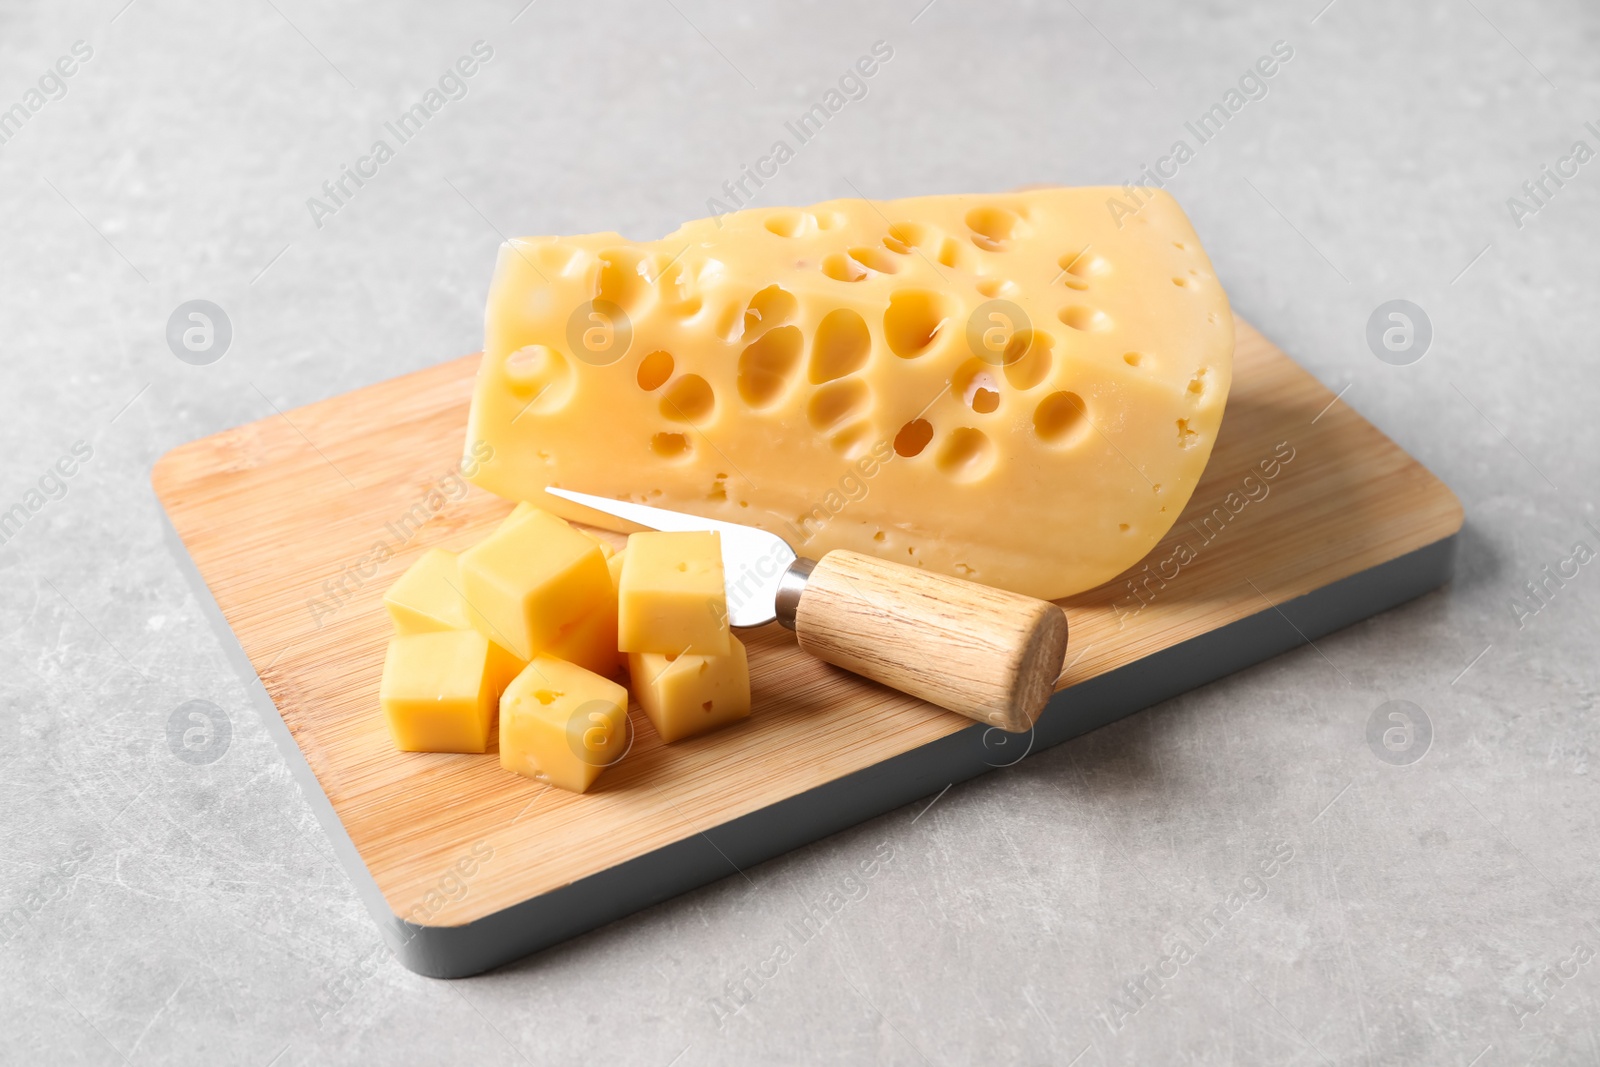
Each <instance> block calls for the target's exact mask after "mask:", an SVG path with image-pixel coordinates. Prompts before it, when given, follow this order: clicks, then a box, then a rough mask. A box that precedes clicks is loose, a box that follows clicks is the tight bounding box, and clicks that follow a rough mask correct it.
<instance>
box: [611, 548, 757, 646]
mask: <svg viewBox="0 0 1600 1067" xmlns="http://www.w3.org/2000/svg"><path fill="white" fill-rule="evenodd" d="M624 556H625V557H626V558H625V559H624V561H623V564H622V573H621V577H620V580H619V582H618V585H617V647H618V648H619V649H621V650H622V651H624V652H656V653H661V654H664V655H671V656H680V655H684V654H686V653H691V654H694V655H709V656H721V655H726V654H727V652H728V642H729V641H730V640H732V638H731V637H730V636H729V633H728V599H727V593H726V591H725V589H724V588H723V577H722V538H721V536H719V535H718V534H716V533H714V532H711V533H706V532H700V531H687V532H682V533H668V532H659V531H652V532H649V533H636V534H634V535H632V536H631V537H629V538H628V550H627V552H625V553H624Z"/></svg>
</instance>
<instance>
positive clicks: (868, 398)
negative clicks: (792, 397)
mask: <svg viewBox="0 0 1600 1067" xmlns="http://www.w3.org/2000/svg"><path fill="white" fill-rule="evenodd" d="M871 402H872V393H871V392H870V391H869V390H868V389H867V383H866V382H864V381H862V380H861V379H859V378H849V379H846V380H844V381H838V382H829V383H828V384H827V385H824V386H823V387H822V388H821V389H818V390H817V392H816V395H814V396H813V397H812V398H811V403H810V405H808V406H807V408H806V415H807V417H808V418H810V419H811V425H812V426H815V427H816V428H817V429H819V430H831V429H833V428H834V427H835V426H838V425H839V424H841V423H843V422H846V421H849V420H850V419H851V418H853V417H854V416H856V415H859V414H861V413H862V412H864V411H865V410H866V409H867V406H868V405H869V404H870V403H871Z"/></svg>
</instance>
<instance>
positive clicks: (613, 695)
mask: <svg viewBox="0 0 1600 1067" xmlns="http://www.w3.org/2000/svg"><path fill="white" fill-rule="evenodd" d="M627 747H628V691H627V690H626V689H624V688H622V686H620V685H618V684H617V683H616V682H613V681H611V680H609V679H606V678H602V677H600V676H599V675H598V674H595V673H594V672H593V671H586V670H584V669H583V668H582V667H579V666H577V665H575V664H572V663H568V662H566V661H565V660H560V659H556V658H555V657H553V656H537V657H535V658H534V659H533V660H532V662H530V663H529V664H528V665H527V667H525V668H524V669H523V671H522V673H521V674H519V675H517V677H516V678H515V679H514V680H513V681H512V682H511V684H510V685H509V686H507V687H506V691H505V693H504V694H503V695H502V696H501V697H500V765H501V766H502V767H504V768H505V769H506V770H508V771H515V772H516V773H517V774H521V775H525V776H527V777H529V778H535V779H538V780H539V781H542V782H549V783H550V784H551V785H555V786H560V787H561V788H562V789H570V790H572V792H574V793H582V792H584V791H586V790H587V789H588V788H589V787H590V786H591V785H593V784H594V780H595V779H596V778H598V777H600V772H601V771H604V770H605V769H606V768H607V767H609V766H611V764H612V763H614V762H616V761H617V760H618V759H620V758H621V757H622V755H623V754H624V753H625V752H626V751H627Z"/></svg>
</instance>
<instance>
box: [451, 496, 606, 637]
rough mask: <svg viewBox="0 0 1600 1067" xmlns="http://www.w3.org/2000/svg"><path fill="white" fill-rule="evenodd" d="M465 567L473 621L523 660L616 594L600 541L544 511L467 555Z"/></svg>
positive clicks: (524, 518)
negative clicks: (597, 543) (601, 550)
mask: <svg viewBox="0 0 1600 1067" xmlns="http://www.w3.org/2000/svg"><path fill="white" fill-rule="evenodd" d="M460 565H461V583H462V589H463V594H464V596H465V598H466V601H467V607H468V609H469V610H468V614H469V616H470V617H471V619H472V624H473V625H474V626H476V627H477V628H478V629H479V630H480V631H482V633H483V635H484V636H485V637H488V638H489V639H490V640H492V641H495V642H498V643H499V644H501V645H503V646H505V647H506V648H508V649H510V650H511V651H512V652H513V653H515V654H516V655H517V656H519V657H520V658H522V659H524V660H527V659H532V658H533V657H534V656H535V655H536V654H538V653H539V652H543V651H546V650H547V649H549V648H550V647H551V646H552V645H553V644H555V643H556V642H557V641H558V640H559V639H561V638H562V637H563V636H564V635H566V634H567V633H569V632H570V631H571V629H572V628H573V627H574V626H576V625H577V624H578V623H580V622H581V621H582V620H583V619H584V617H585V616H586V615H588V614H589V612H590V610H591V608H592V607H593V605H595V604H600V603H603V602H604V601H605V600H606V599H607V598H609V597H611V596H612V595H613V593H612V586H611V573H610V571H609V570H608V569H607V567H606V560H605V556H604V555H602V554H601V552H600V549H599V547H598V546H597V545H596V543H595V541H594V539H593V538H591V537H587V536H585V535H583V534H581V533H579V532H578V531H576V530H574V529H573V528H572V527H570V526H568V525H567V524H566V523H565V522H564V521H562V520H561V519H558V518H556V517H555V516H554V515H551V514H550V513H548V512H544V511H539V510H537V509H534V510H531V511H530V512H528V513H527V514H525V515H523V516H522V517H520V518H517V519H516V520H514V521H508V522H505V523H503V524H502V525H501V526H500V527H498V528H497V529H496V530H495V531H494V532H493V533H492V534H490V535H489V536H488V537H487V538H485V539H484V540H482V541H480V542H478V543H477V544H476V545H473V546H472V547H471V548H469V549H467V550H466V551H465V552H463V553H461V557H460Z"/></svg>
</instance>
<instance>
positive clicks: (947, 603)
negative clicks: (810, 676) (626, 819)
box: [545, 487, 1067, 732]
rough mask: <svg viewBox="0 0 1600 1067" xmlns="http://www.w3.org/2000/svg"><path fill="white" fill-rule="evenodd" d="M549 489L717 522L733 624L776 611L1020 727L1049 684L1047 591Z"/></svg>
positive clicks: (852, 667)
mask: <svg viewBox="0 0 1600 1067" xmlns="http://www.w3.org/2000/svg"><path fill="white" fill-rule="evenodd" d="M545 492H547V493H551V494H553V495H554V496H558V497H561V498H562V499H564V500H570V501H572V502H573V503H576V504H582V505H584V506H585V507H590V508H593V509H595V510H596V511H602V512H605V513H606V514H608V515H613V516H615V517H617V518H619V519H625V520H627V521H628V522H632V523H636V524H638V525H639V526H644V527H647V528H649V529H652V530H714V531H716V532H717V533H718V534H720V535H721V541H722V566H723V581H724V584H725V586H726V588H727V602H728V622H729V624H730V625H732V626H735V627H740V628H745V627H751V626H763V625H765V624H767V623H770V622H772V621H774V620H776V621H777V622H779V623H780V624H782V625H783V626H786V627H788V628H789V629H791V630H793V631H794V632H795V636H796V637H797V638H798V639H799V642H800V647H801V649H802V650H804V651H805V652H807V653H809V654H811V655H813V656H815V657H817V658H818V659H820V660H824V661H826V662H828V663H832V664H834V665H835V666H838V667H843V668H844V669H845V670H848V671H853V672H855V673H856V674H859V675H862V676H863V677H866V678H871V679H872V680H874V681H877V682H882V683H883V684H884V685H887V686H892V687H893V688H895V689H898V690H900V691H901V692H903V693H908V694H910V695H911V696H914V697H919V698H921V699H923V700H926V701H928V702H929V703H931V704H937V705H939V706H940V707H942V708H947V709H949V710H950V711H955V712H959V713H960V714H962V715H965V716H967V717H969V718H972V719H976V720H978V721H979V722H983V723H988V724H989V725H991V726H996V727H999V728H1000V729H1002V730H1008V731H1012V732H1020V731H1024V730H1027V729H1028V728H1029V727H1031V726H1032V725H1033V723H1034V720H1036V719H1037V718H1038V717H1039V713H1040V712H1041V711H1043V710H1044V706H1045V704H1046V702H1047V701H1049V699H1050V695H1051V693H1053V692H1054V691H1055V682H1056V678H1057V677H1058V676H1059V675H1060V673H1061V663H1062V660H1063V658H1064V657H1065V656H1066V650H1067V617H1066V614H1065V612H1063V611H1062V610H1061V608H1059V607H1057V606H1056V605H1055V604H1052V603H1050V602H1049V601H1046V600H1038V599H1036V598H1034V597H1030V596H1023V595H1022V594H1020V593H1011V592H1006V591H1004V590H1001V589H993V588H990V587H989V586H986V585H979V584H978V583H976V582H968V581H963V580H961V579H960V578H951V577H949V576H947V575H943V574H935V573H933V572H931V571H925V570H920V569H918V568H915V567H907V566H904V565H902V564H899V563H890V562H888V561H887V560H882V559H878V558H876V557H873V556H868V555H864V554H862V553H860V552H851V551H848V550H845V549H835V550H833V551H832V552H828V553H826V554H824V555H823V556H822V558H821V559H818V560H810V559H806V558H804V557H802V556H797V555H796V554H795V551H794V549H793V548H791V547H790V546H789V545H788V544H787V543H786V542H785V541H784V540H783V539H782V538H781V537H778V536H777V535H775V534H770V533H768V532H766V531H765V530H758V529H756V528H755V527H753V526H743V525H740V524H739V523H733V522H721V521H718V520H716V519H705V518H701V517H699V516H697V515H686V514H683V513H681V512H676V511H668V510H666V509H665V508H653V507H648V506H646V505H644V504H632V503H628V502H627V501H622V500H612V499H610V498H608V497H601V496H592V495H590V494H588V493H575V492H573V491H572V490H570V489H557V488H554V487H550V488H547V489H546V490H545Z"/></svg>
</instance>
